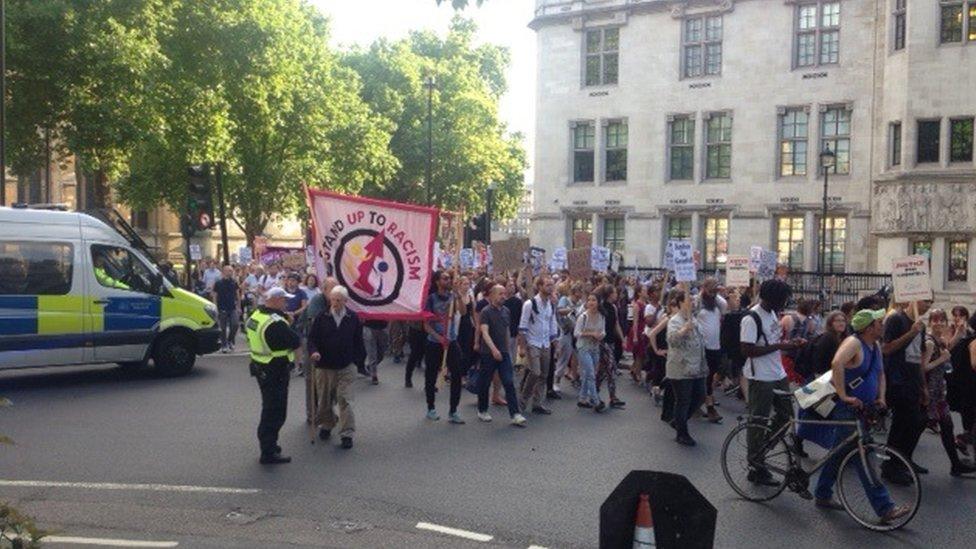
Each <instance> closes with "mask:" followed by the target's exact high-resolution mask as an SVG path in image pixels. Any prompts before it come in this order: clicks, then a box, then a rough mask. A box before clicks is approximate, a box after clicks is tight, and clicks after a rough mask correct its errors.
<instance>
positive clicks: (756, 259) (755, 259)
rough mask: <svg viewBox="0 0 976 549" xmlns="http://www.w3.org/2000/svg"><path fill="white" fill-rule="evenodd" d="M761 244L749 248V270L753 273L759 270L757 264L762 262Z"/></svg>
mask: <svg viewBox="0 0 976 549" xmlns="http://www.w3.org/2000/svg"><path fill="white" fill-rule="evenodd" d="M762 253H763V249H762V246H753V247H751V248H749V271H750V272H753V273H758V272H759V264H760V263H762Z"/></svg>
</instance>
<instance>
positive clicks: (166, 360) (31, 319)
mask: <svg viewBox="0 0 976 549" xmlns="http://www.w3.org/2000/svg"><path fill="white" fill-rule="evenodd" d="M216 319H217V311H216V308H215V307H214V306H213V304H212V303H210V302H209V301H207V300H205V299H203V298H201V297H199V296H196V295H194V294H192V293H190V292H187V291H185V290H183V289H181V288H178V287H176V286H174V285H172V284H171V283H170V282H169V281H168V280H166V279H165V277H163V275H162V274H161V273H160V272H159V271H158V269H156V267H155V265H154V264H153V263H152V262H151V261H149V260H148V259H146V257H145V256H144V255H143V254H142V253H140V252H139V251H138V250H136V249H135V248H134V247H132V246H131V245H130V244H129V242H128V241H127V240H126V239H125V238H123V236H122V235H121V234H120V233H119V232H118V231H116V230H115V229H114V228H112V227H110V226H109V225H107V224H106V223H103V222H102V221H100V220H98V219H96V218H94V217H92V216H89V215H86V214H83V213H75V212H63V211H49V210H35V209H24V208H0V370H3V369H11V368H31V367H41V366H62V365H70V364H90V363H106V362H117V363H120V364H122V365H125V366H134V365H141V364H145V363H146V362H148V360H149V359H150V358H151V359H152V360H153V363H154V365H155V367H156V369H157V370H158V371H159V372H160V373H161V374H164V375H182V374H185V373H187V372H189V371H190V370H191V369H192V368H193V364H194V362H195V361H196V356H197V355H202V354H205V353H212V352H215V351H216V350H217V349H218V348H219V336H218V330H217V327H216V324H217V320H216Z"/></svg>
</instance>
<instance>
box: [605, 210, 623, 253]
mask: <svg viewBox="0 0 976 549" xmlns="http://www.w3.org/2000/svg"><path fill="white" fill-rule="evenodd" d="M603 246H604V247H606V248H610V251H611V252H622V251H623V250H624V220H623V219H622V218H619V217H608V218H606V219H604V220H603Z"/></svg>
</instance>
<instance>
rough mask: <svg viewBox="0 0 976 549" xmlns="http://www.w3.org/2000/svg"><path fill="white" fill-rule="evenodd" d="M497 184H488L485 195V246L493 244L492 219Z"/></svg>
mask: <svg viewBox="0 0 976 549" xmlns="http://www.w3.org/2000/svg"><path fill="white" fill-rule="evenodd" d="M495 188H496V185H495V182H494V181H492V182H491V183H489V184H488V190H487V191H486V193H485V240H486V241H487V242H485V244H491V217H492V210H493V209H494V207H495Z"/></svg>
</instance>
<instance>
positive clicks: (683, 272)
mask: <svg viewBox="0 0 976 549" xmlns="http://www.w3.org/2000/svg"><path fill="white" fill-rule="evenodd" d="M672 242H673V244H672V246H671V249H672V255H673V257H674V275H675V280H677V281H678V282H693V281H694V280H695V279H696V278H698V273H697V271H696V270H695V252H694V250H692V249H691V242H690V241H688V240H674V241H672Z"/></svg>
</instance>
